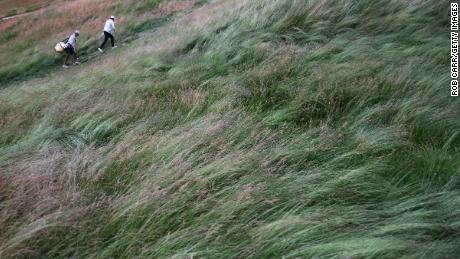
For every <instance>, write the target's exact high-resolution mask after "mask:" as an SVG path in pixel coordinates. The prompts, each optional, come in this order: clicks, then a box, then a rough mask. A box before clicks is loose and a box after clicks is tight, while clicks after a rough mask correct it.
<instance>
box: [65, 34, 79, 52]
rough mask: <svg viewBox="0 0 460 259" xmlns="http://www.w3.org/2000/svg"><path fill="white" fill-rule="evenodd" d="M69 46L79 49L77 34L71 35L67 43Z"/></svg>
mask: <svg viewBox="0 0 460 259" xmlns="http://www.w3.org/2000/svg"><path fill="white" fill-rule="evenodd" d="M67 43H68V44H70V45H72V47H73V49H76V47H77V37H75V33H73V34H72V35H70V37H69V40H68V41H67Z"/></svg>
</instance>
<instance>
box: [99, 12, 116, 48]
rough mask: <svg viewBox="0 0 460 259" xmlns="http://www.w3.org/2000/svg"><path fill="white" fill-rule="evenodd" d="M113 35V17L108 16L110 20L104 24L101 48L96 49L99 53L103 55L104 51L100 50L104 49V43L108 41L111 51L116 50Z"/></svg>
mask: <svg viewBox="0 0 460 259" xmlns="http://www.w3.org/2000/svg"><path fill="white" fill-rule="evenodd" d="M114 33H115V16H113V15H112V16H110V19H108V20H107V21H106V22H105V25H104V41H103V42H102V44H101V46H100V47H99V48H98V49H97V50H99V52H101V53H103V52H104V51H103V50H102V48H103V47H104V45H105V43H107V41H108V40H109V39H110V41H111V43H112V49H114V48H116V47H117V45H115V38H114V37H113V34H114Z"/></svg>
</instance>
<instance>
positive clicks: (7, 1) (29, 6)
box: [0, 0, 52, 17]
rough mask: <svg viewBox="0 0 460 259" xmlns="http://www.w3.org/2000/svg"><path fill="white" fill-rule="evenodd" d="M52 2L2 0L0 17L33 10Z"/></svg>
mask: <svg viewBox="0 0 460 259" xmlns="http://www.w3.org/2000/svg"><path fill="white" fill-rule="evenodd" d="M51 2H52V0H20V1H18V0H0V17H6V16H12V15H17V14H21V13H26V12H32V11H35V10H38V9H40V8H42V7H44V6H46V5H48V4H50V3H51Z"/></svg>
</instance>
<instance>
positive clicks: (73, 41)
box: [62, 30, 80, 68]
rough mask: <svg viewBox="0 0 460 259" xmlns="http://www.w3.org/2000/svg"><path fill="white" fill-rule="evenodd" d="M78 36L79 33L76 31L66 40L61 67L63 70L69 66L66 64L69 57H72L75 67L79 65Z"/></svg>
mask: <svg viewBox="0 0 460 259" xmlns="http://www.w3.org/2000/svg"><path fill="white" fill-rule="evenodd" d="M78 36H80V31H79V30H76V31H75V32H74V33H72V35H70V37H69V39H68V40H67V44H66V45H65V48H64V51H65V57H64V65H62V67H63V68H69V65H68V64H67V60H68V59H69V56H70V55H72V56H73V62H74V64H75V65H79V64H80V62H79V61H78V57H77V37H78Z"/></svg>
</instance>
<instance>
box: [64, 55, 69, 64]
mask: <svg viewBox="0 0 460 259" xmlns="http://www.w3.org/2000/svg"><path fill="white" fill-rule="evenodd" d="M68 58H69V54H67V52H66V53H65V55H64V65H67V59H68Z"/></svg>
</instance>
